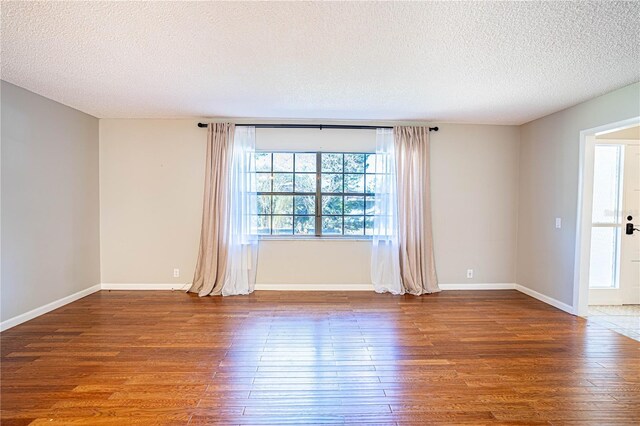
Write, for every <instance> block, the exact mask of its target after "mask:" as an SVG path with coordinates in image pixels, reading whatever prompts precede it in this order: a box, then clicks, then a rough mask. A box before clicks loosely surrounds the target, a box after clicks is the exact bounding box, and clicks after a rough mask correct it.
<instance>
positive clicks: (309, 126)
mask: <svg viewBox="0 0 640 426" xmlns="http://www.w3.org/2000/svg"><path fill="white" fill-rule="evenodd" d="M207 126H208V125H207V123H198V127H207ZM236 126H237V127H255V128H256V129H320V130H322V129H364V130H367V129H368V130H373V129H393V127H390V126H350V125H345V124H236ZM429 131H430V132H437V131H438V126H436V127H429Z"/></svg>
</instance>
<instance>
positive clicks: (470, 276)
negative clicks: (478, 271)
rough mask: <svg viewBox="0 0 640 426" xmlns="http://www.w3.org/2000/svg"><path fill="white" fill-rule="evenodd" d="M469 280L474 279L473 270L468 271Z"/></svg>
mask: <svg viewBox="0 0 640 426" xmlns="http://www.w3.org/2000/svg"><path fill="white" fill-rule="evenodd" d="M467 278H473V269H467Z"/></svg>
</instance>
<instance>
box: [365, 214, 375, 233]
mask: <svg viewBox="0 0 640 426" xmlns="http://www.w3.org/2000/svg"><path fill="white" fill-rule="evenodd" d="M364 233H365V234H366V235H373V217H371V216H368V217H365V218H364Z"/></svg>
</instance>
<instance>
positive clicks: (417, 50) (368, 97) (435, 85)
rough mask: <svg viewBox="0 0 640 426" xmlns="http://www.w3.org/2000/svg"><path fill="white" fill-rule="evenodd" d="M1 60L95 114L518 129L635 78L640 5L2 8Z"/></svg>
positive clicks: (7, 72) (23, 78)
mask: <svg viewBox="0 0 640 426" xmlns="http://www.w3.org/2000/svg"><path fill="white" fill-rule="evenodd" d="M1 53H2V69H1V71H2V79H4V80H6V81H9V82H11V83H14V84H16V85H18V86H21V87H24V88H26V89H29V90H31V91H34V92H36V93H39V94H41V95H44V96H46V97H49V98H51V99H54V100H56V101H59V102H61V103H63V104H66V105H69V106H71V107H74V108H77V109H79V110H81V111H85V112H87V113H89V114H92V115H94V116H96V117H101V118H102V117H148V118H151V117H225V116H226V117H253V118H301V119H311V118H315V119H368V120H385V119H388V120H429V121H433V122H437V121H448V122H475V123H499V124H520V123H523V122H527V121H530V120H532V119H535V118H537V117H540V116H543V115H546V114H549V113H551V112H554V111H557V110H560V109H563V108H565V107H568V106H571V105H574V104H576V103H579V102H581V101H584V100H587V99H589V98H592V97H595V96H597V95H600V94H603V93H606V92H609V91H611V90H614V89H616V88H619V87H622V86H625V85H628V84H630V83H633V82H636V81H639V80H640V65H639V64H640V3H638V2H593V3H592V2H533V3H524V2H509V3H472V4H471V3H459V2H442V3H440V2H438V3H436V2H430V3H393V2H387V3H377V2H376V3H374V2H340V3H321V2H315V3H310V2H309V3H307V2H304V3H275V2H262V3H212V2H172V3H170V2H132V1H126V2H70V1H67V2H38V3H35V2H7V1H3V2H2V51H1Z"/></svg>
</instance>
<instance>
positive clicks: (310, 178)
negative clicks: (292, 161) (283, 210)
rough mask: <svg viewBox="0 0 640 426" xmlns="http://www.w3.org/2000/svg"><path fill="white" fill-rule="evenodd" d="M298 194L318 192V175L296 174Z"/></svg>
mask: <svg viewBox="0 0 640 426" xmlns="http://www.w3.org/2000/svg"><path fill="white" fill-rule="evenodd" d="M296 165H297V163H296ZM296 192H316V174H315V173H296Z"/></svg>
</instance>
